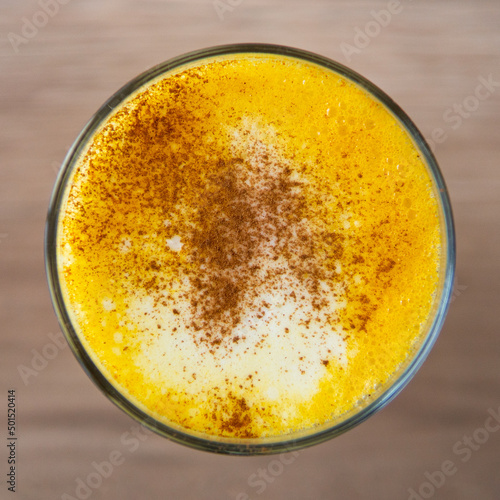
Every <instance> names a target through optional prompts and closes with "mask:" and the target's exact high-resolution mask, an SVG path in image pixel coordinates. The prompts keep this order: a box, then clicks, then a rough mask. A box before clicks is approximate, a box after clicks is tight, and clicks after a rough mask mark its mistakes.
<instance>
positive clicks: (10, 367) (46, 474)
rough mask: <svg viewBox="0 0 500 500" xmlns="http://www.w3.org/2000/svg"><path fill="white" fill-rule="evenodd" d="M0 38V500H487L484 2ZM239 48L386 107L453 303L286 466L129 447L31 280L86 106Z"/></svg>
mask: <svg viewBox="0 0 500 500" xmlns="http://www.w3.org/2000/svg"><path fill="white" fill-rule="evenodd" d="M44 9H45V10H44ZM381 11H384V12H381ZM0 29H1V39H0V91H1V98H0V124H1V135H0V160H1V161H0V272H1V274H0V287H1V288H0V315H1V318H0V328H1V335H0V353H1V366H0V376H1V378H0V380H1V391H0V407H1V408H2V410H1V411H0V413H1V415H2V417H1V418H0V436H1V440H2V441H1V446H0V498H2V499H3V498H18V499H66V500H68V499H71V498H73V499H74V498H87V497H88V498H91V499H92V500H94V499H120V500H127V499H139V498H140V499H143V498H145V499H156V498H158V499H159V498H162V499H165V498H172V499H202V500H203V499H238V500H243V499H262V500H266V499H272V500H285V499H286V500H295V499H297V500H299V499H300V500H302V499H357V498H367V499H383V500H387V499H389V500H391V499H408V498H413V499H418V498H436V499H450V500H451V499H452V500H457V499H482V500H488V499H492V500H493V499H498V498H500V474H499V470H498V469H499V458H500V431H498V428H499V427H500V426H498V425H497V424H496V423H494V419H493V417H492V415H497V418H498V420H499V421H500V391H499V388H500V385H499V375H500V356H499V354H500V335H499V334H500V321H499V309H500V300H499V299H500V258H499V257H500V252H499V248H500V168H499V165H498V164H499V158H500V133H499V126H500V120H499V112H500V4H499V2H498V0H489V1H488V0H468V1H467V0H466V1H455V2H450V1H445V0H421V1H416V0H415V1H411V0H400V1H398V0H392V1H389V0H387V1H386V0H384V1H378V0H373V1H368V0H367V1H360V0H352V1H347V0H339V1H328V0H314V1H309V2H306V1H305V0H302V1H301V0H288V1H285V0H275V1H270V2H264V1H263V0H220V1H218V2H214V0H193V1H181V0H142V1H139V0H136V1H132V0H123V1H118V0H70V1H69V0H64V1H63V0H40V1H35V0H2V2H1V3H0ZM243 41H256V42H270V43H278V44H284V45H291V46H296V47H301V48H303V49H307V50H311V51H314V52H318V53H320V54H323V55H325V56H327V57H330V58H332V59H335V60H338V61H339V62H341V63H344V64H347V65H349V66H350V67H352V68H353V69H354V70H356V71H358V72H360V73H361V74H363V75H364V76H366V77H367V78H368V79H370V80H372V81H373V82H374V83H375V84H377V85H378V86H380V87H381V88H382V89H383V90H385V91H386V92H387V93H388V94H389V95H391V96H392V97H393V99H394V100H395V101H396V102H397V103H398V104H400V106H401V107H402V108H403V109H404V110H405V111H406V112H407V113H408V114H409V115H410V117H411V118H412V119H413V120H414V122H415V123H416V124H417V126H418V127H419V128H420V130H421V131H422V133H423V134H424V136H426V137H427V138H428V139H429V140H432V141H433V142H434V143H435V144H434V151H435V154H436V156H437V159H438V162H439V164H440V166H441V169H442V171H443V174H444V176H445V179H446V181H447V185H448V187H449V191H450V195H451V199H452V203H453V209H454V215H455V221H456V230H457V241H458V262H457V281H456V284H455V290H454V300H453V303H452V304H451V308H450V311H449V314H448V317H447V320H446V323H445V325H444V328H443V330H442V333H441V335H440V338H439V340H438V342H437V344H436V346H435V348H434V349H433V351H432V353H431V355H430V356H429V358H428V359H427V361H426V363H425V364H424V366H423V367H422V369H421V370H420V371H419V372H418V374H417V376H416V377H415V378H414V379H413V381H412V382H411V383H410V384H409V386H408V387H407V388H406V389H405V390H404V391H403V392H402V393H401V394H400V395H399V396H398V397H397V398H396V399H395V400H394V401H393V402H392V403H391V404H390V405H389V406H388V407H386V408H385V409H384V410H382V411H381V412H380V413H378V414H376V415H375V416H373V417H372V418H370V419H369V420H368V421H367V422H365V423H363V424H362V425H360V426H358V427H357V428H355V429H354V430H352V431H350V432H348V433H347V434H344V435H342V436H341V437H339V438H336V439H334V440H332V441H329V442H327V443H325V444H322V445H319V446H315V447H312V448H309V449H306V450H303V451H301V452H300V453H299V454H298V455H297V456H295V455H286V456H284V457H279V456H274V457H273V456H272V457H253V458H240V457H226V456H217V455H212V454H208V453H204V452H199V451H194V450H191V449H188V448H186V447H183V446H180V445H177V444H175V443H172V442H170V441H168V440H166V439H164V438H161V437H159V436H156V435H152V434H151V435H143V434H139V436H138V437H136V438H134V439H135V441H134V440H133V439H132V437H131V434H130V433H132V432H134V431H135V430H137V425H136V424H135V422H134V421H132V420H131V419H130V418H129V417H128V416H127V415H125V414H124V413H123V412H122V411H121V410H119V409H118V408H116V407H115V406H114V405H113V404H112V403H110V402H109V401H108V400H107V399H106V398H105V397H104V396H103V395H102V394H101V393H100V392H99V391H98V390H97V389H96V387H95V386H94V385H93V384H92V382H91V381H90V380H89V378H88V377H87V376H86V374H85V373H84V371H83V370H82V369H81V368H80V365H79V364H78V363H77V361H76V359H75V358H74V357H73V355H72V354H71V352H70V350H69V348H68V347H67V346H66V345H65V344H64V343H61V344H60V345H58V342H59V337H58V335H59V332H60V329H59V327H58V324H57V321H56V318H55V315H54V313H53V310H52V306H51V301H50V297H49V293H48V289H47V284H46V278H45V271H44V256H43V237H44V223H45V217H46V211H47V206H48V201H49V197H50V194H51V190H52V187H53V184H54V181H55V178H56V175H57V170H58V168H59V165H60V164H61V161H62V159H63V157H64V155H65V152H66V151H67V149H68V147H69V146H70V144H71V143H72V142H73V140H74V139H75V137H76V136H77V134H78V132H79V131H80V130H81V128H82V127H83V125H84V124H85V123H86V121H87V120H88V118H89V117H90V116H91V115H92V114H93V112H94V111H96V110H97V108H98V107H99V106H100V105H101V104H102V103H103V102H104V100H105V99H106V98H107V97H108V96H110V95H111V94H112V93H113V92H114V91H115V90H117V89H118V88H119V87H120V86H121V85H123V84H124V83H125V82H127V81H128V80H129V79H131V78H132V77H134V76H135V75H137V74H138V73H140V72H142V71H143V70H145V69H147V68H148V67H150V66H152V65H154V64H156V63H158V62H161V61H164V60H166V59H168V58H171V57H173V56H176V55H179V54H181V53H184V52H187V51H190V50H194V49H197V48H202V47H206V46H212V45H218V44H223V43H232V42H243ZM54 339H55V340H54ZM54 342H55V343H54ZM8 389H14V390H15V391H16V410H17V414H16V416H17V427H16V433H17V436H18V440H17V445H16V495H17V496H13V495H12V494H11V493H10V492H9V491H8V490H7V487H8V484H6V479H7V476H6V474H7V472H8V471H9V469H8V467H9V465H8V463H7V458H8V455H7V454H8V452H9V448H7V446H6V445H7V444H8V441H7V437H8V436H7V406H8V399H7V396H8V393H7V391H8ZM490 417H491V418H490ZM110 455H111V458H112V459H116V460H115V462H116V463H115V465H114V466H113V467H112V470H107V469H101V473H100V474H98V473H97V472H96V467H99V466H100V467H101V468H102V467H104V466H103V465H102V463H103V462H104V461H109V460H110ZM117 457H119V459H118V458H117ZM285 462H286V463H285ZM99 464H100V465H99ZM443 469H444V472H443ZM105 476H106V477H105ZM87 482H88V483H90V485H91V486H90V487H89V486H82V484H84V483H87ZM89 488H90V489H89ZM413 492H414V493H413ZM9 495H11V496H9Z"/></svg>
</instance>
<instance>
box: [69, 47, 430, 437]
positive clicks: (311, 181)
mask: <svg viewBox="0 0 500 500" xmlns="http://www.w3.org/2000/svg"><path fill="white" fill-rule="evenodd" d="M59 247H60V254H59V261H60V266H61V269H63V271H62V274H61V277H62V281H63V285H64V287H65V292H66V296H67V300H68V302H69V304H70V309H71V310H72V314H73V316H74V318H75V322H76V323H77V326H78V330H79V333H80V335H81V337H82V341H83V342H84V344H85V345H86V347H87V348H88V350H89V352H90V353H91V355H92V357H93V359H94V361H95V362H96V363H97V364H98V365H99V366H100V367H101V369H102V370H103V371H104V372H105V373H106V375H107V376H108V377H109V378H110V380H112V381H113V383H114V384H116V385H117V387H119V388H120V390H121V391H123V392H124V393H125V394H127V395H128V397H130V398H131V399H132V400H133V401H134V402H135V403H136V404H138V405H139V406H141V407H142V408H144V409H146V411H148V412H151V413H152V414H153V415H154V416H155V417H156V418H159V419H161V420H165V421H166V422H172V423H174V424H175V425H179V426H181V427H185V428H188V429H193V430H195V431H197V432H204V433H209V434H216V435H222V436H240V437H260V436H272V435H278V434H281V433H285V432H291V431H294V430H299V429H303V428H307V427H311V426H314V425H318V424H321V423H324V422H325V421H327V420H329V419H332V418H335V417H336V416H339V415H341V414H342V413H344V412H346V411H348V410H349V409H351V408H352V407H354V406H355V405H356V404H358V403H359V402H360V401H362V400H363V399H364V398H367V397H369V395H370V394H371V393H373V392H374V391H376V389H377V387H380V386H381V385H383V383H384V382H385V381H386V380H387V379H388V378H389V377H390V376H391V375H392V374H393V373H394V372H395V371H396V370H397V368H398V367H399V366H400V365H401V363H403V362H404V361H405V359H406V358H407V356H408V354H409V353H410V352H411V349H412V346H413V345H414V343H415V342H416V341H417V340H418V339H419V335H420V333H421V329H422V327H423V325H424V323H425V321H426V318H427V316H428V314H429V311H430V308H431V306H432V300H433V291H434V289H435V287H436V284H437V271H438V264H437V263H438V258H439V224H438V216H437V204H436V201H435V199H434V197H433V193H432V188H431V182H430V179H429V177H428V175H427V173H426V171H425V167H424V165H423V164H422V162H421V160H420V157H419V154H418V152H417V151H416V150H415V149H414V147H413V145H412V143H411V141H410V140H409V138H408V137H407V135H406V133H405V132H404V131H402V130H401V129H400V127H399V126H398V125H397V123H396V122H395V120H394V119H393V118H392V116H391V115H390V114H389V113H387V112H386V111H385V110H384V108H383V107H382V106H381V105H380V104H378V103H376V102H374V101H373V100H372V99H371V98H369V97H368V96H367V95H366V94H365V93H364V92H363V91H361V90H359V89H358V88H356V87H355V86H353V85H351V84H349V83H347V82H346V81H345V80H343V79H342V78H340V77H339V76H338V75H335V74H333V73H329V72H326V71H325V70H323V69H321V68H318V67H316V66H314V65H309V64H305V63H300V62H297V61H294V60H293V59H287V58H280V57H277V56H276V57H274V56H266V57H263V56H256V55H248V56H240V58H235V59H234V60H233V59H227V58H226V59H223V60H217V61H207V62H206V64H203V65H201V66H200V67H195V68H186V69H184V70H179V71H178V72H176V73H175V74H173V75H170V76H169V77H166V78H164V79H162V80H160V81H159V82H157V83H156V84H153V85H151V86H150V87H149V88H147V89H144V90H143V91H141V92H139V93H138V94H137V95H136V96H135V97H134V98H132V99H131V100H130V101H129V102H128V103H127V104H126V105H125V106H124V107H123V108H121V109H120V110H119V111H118V112H117V113H116V114H115V115H114V116H113V117H111V118H110V120H109V121H108V123H107V124H106V125H105V126H104V128H103V129H102V130H101V131H100V132H99V133H98V134H96V136H95V137H94V139H93V141H92V143H91V145H90V146H89V150H88V152H87V153H86V155H84V156H83V157H82V159H81V161H80V164H79V167H78V169H77V171H76V172H75V174H74V178H73V184H72V187H71V188H70V189H69V191H68V195H67V203H66V211H65V216H64V218H63V219H62V223H61V235H60V241H59Z"/></svg>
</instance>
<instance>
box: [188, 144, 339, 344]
mask: <svg viewBox="0 0 500 500" xmlns="http://www.w3.org/2000/svg"><path fill="white" fill-rule="evenodd" d="M250 158H251V160H250V161H249V160H247V161H245V160H244V159H242V158H238V159H234V160H232V161H227V162H225V161H223V160H220V161H219V164H218V171H217V172H216V173H214V174H213V175H212V176H211V177H210V178H209V179H208V184H207V187H206V189H205V194H204V196H202V197H200V199H201V201H202V204H201V206H199V207H198V209H197V215H196V217H195V223H196V229H195V230H194V231H193V234H192V236H191V237H190V240H189V246H190V248H191V260H192V261H193V263H194V264H195V266H194V268H195V269H196V270H197V271H196V272H193V273H191V274H190V276H189V278H190V282H191V285H192V289H193V292H192V297H191V306H192V310H191V313H192V317H193V321H192V323H191V328H192V329H193V330H194V331H195V332H197V335H198V337H199V339H200V340H201V341H204V342H209V343H210V344H211V345H212V346H219V345H220V344H221V343H222V342H223V341H224V340H225V339H226V338H228V337H230V336H231V333H232V330H233V329H234V327H235V326H237V325H238V324H239V323H240V321H241V317H242V312H243V310H244V309H245V310H248V308H252V309H254V310H255V309H259V308H260V309H262V311H261V315H260V316H258V317H263V316H264V310H265V309H266V308H268V307H269V306H270V304H268V303H266V302H265V301H261V302H259V298H258V294H257V292H256V289H257V287H258V286H259V285H262V283H263V282H265V283H267V286H268V288H269V290H272V289H273V288H276V287H280V278H281V276H282V275H283V274H284V273H285V272H286V271H287V270H288V271H289V270H290V269H291V270H292V272H293V275H294V276H295V277H296V278H297V279H298V280H299V281H300V282H302V283H303V284H305V286H306V288H307V290H308V292H309V293H310V295H311V298H312V305H313V307H314V309H316V310H320V309H321V308H322V307H323V305H324V304H325V300H324V299H323V298H322V294H321V289H320V281H321V280H323V279H325V277H326V272H327V271H326V270H325V269H324V268H323V266H322V265H321V263H320V262H318V258H317V253H316V251H315V250H316V248H315V246H316V244H315V240H316V239H317V238H318V236H319V235H314V234H312V233H311V230H310V227H309V225H308V224H306V223H304V222H303V221H304V218H305V216H306V215H307V212H306V206H305V203H306V202H305V196H304V194H303V192H302V190H303V189H304V187H305V186H303V185H302V183H301V182H299V181H297V180H294V179H293V178H292V175H291V174H292V171H291V169H290V168H288V167H287V166H286V164H276V159H274V158H270V157H269V155H268V154H267V153H266V151H265V149H264V151H262V150H261V149H259V146H258V145H255V146H254V149H253V151H251V152H250ZM327 236H328V237H330V238H334V235H327ZM335 248H336V250H335V252H336V254H337V255H338V254H341V252H342V250H341V248H342V247H341V238H340V237H339V238H336V245H335ZM266 261H267V262H270V261H272V262H274V263H275V264H273V265H272V266H268V267H267V268H266ZM199 269H203V272H202V273H200V272H199V271H198V270H199ZM281 286H282V285H281ZM290 296H291V297H292V298H293V299H295V293H294V292H293V291H292V292H291V294H290ZM311 319H312V318H310V319H309V321H310V320H311ZM232 341H233V342H238V338H237V337H234V338H232Z"/></svg>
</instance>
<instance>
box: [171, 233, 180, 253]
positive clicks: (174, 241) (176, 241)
mask: <svg viewBox="0 0 500 500" xmlns="http://www.w3.org/2000/svg"><path fill="white" fill-rule="evenodd" d="M167 246H168V248H170V250H173V251H174V252H180V251H181V250H182V247H183V246H184V243H182V242H181V237H180V236H179V235H178V234H176V235H175V236H174V237H173V238H170V239H168V240H167Z"/></svg>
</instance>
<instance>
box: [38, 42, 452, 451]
mask: <svg viewBox="0 0 500 500" xmlns="http://www.w3.org/2000/svg"><path fill="white" fill-rule="evenodd" d="M236 54H262V55H266V54H267V55H277V56H285V57H290V58H293V59H297V60H299V61H305V62H308V63H313V64H316V65H318V66H320V67H322V68H326V69H327V70H330V71H332V72H333V73H335V74H338V75H340V76H341V77H343V78H345V79H346V80H348V81H350V82H352V83H354V84H355V85H357V86H358V87H361V88H362V89H364V90H365V91H366V92H367V93H368V95H369V96H370V97H371V98H374V99H376V100H378V101H379V102H380V103H381V104H382V105H383V106H384V108H385V109H386V110H388V111H389V112H390V113H391V114H392V115H393V117H394V118H395V119H396V121H397V122H398V123H399V125H400V126H401V127H402V128H403V129H404V130H406V132H407V134H408V136H409V137H410V138H411V139H412V140H413V142H414V144H415V146H416V147H417V149H418V150H419V152H420V153H421V154H422V157H423V160H424V164H425V166H426V170H427V172H428V175H429V177H430V178H431V181H432V183H433V186H434V188H435V192H436V193H437V195H438V196H436V199H437V201H438V209H439V210H440V212H441V214H440V219H441V222H440V229H441V239H442V243H443V244H444V245H445V249H444V255H442V256H441V260H442V261H443V262H442V263H443V264H444V265H443V266H442V267H443V268H442V269H440V270H439V275H440V280H441V284H440V291H441V295H440V297H439V298H436V300H435V304H434V306H435V307H437V309H436V310H433V312H431V315H430V316H429V317H430V318H431V319H432V322H431V323H429V327H428V330H427V331H423V332H422V334H421V335H422V338H423V340H422V341H421V344H420V346H419V347H418V350H417V351H416V352H415V353H413V354H412V355H411V356H409V359H408V360H407V361H406V362H405V363H406V366H405V368H404V369H403V370H402V371H401V373H400V372H399V371H396V372H395V373H394V374H393V376H392V377H391V378H390V379H389V380H388V381H387V382H386V383H385V385H384V387H386V388H385V389H384V390H383V391H382V392H381V393H380V394H379V395H378V396H377V397H376V398H375V399H374V400H373V401H371V402H370V403H369V404H367V405H366V406H362V407H361V408H355V409H353V410H351V412H348V413H347V414H346V415H345V416H344V417H342V416H341V417H339V418H338V419H335V420H332V421H330V425H329V423H328V422H326V423H325V424H323V425H321V426H319V427H318V429H316V431H315V428H312V429H307V430H305V431H303V432H302V431H298V432H294V433H291V434H286V435H283V436H276V437H273V438H256V439H243V438H222V437H218V436H211V435H201V434H200V435H197V433H192V432H191V433H189V432H187V431H182V430H180V428H179V429H178V428H176V427H174V426H171V425H167V424H165V423H164V422H160V421H158V420H156V419H155V418H154V417H152V416H151V415H149V414H147V413H146V412H145V411H143V410H142V409H141V408H139V407H138V406H137V405H136V404H135V403H134V402H132V401H131V400H130V399H128V398H127V396H126V395H124V394H122V393H120V391H119V390H118V389H117V388H116V387H115V386H114V385H113V384H111V383H110V382H109V381H108V379H107V378H106V376H105V375H104V374H103V373H102V372H101V370H100V369H99V368H98V366H97V365H96V364H95V363H94V361H93V360H92V359H91V357H90V355H89V354H88V353H87V351H86V348H85V347H84V345H83V343H82V341H81V340H80V337H79V335H78V333H77V332H76V330H75V328H74V326H73V324H72V321H71V319H70V314H69V312H68V309H67V307H66V304H65V301H64V298H63V293H62V290H61V284H60V281H59V276H58V264H57V237H58V226H59V216H60V212H61V207H62V202H63V201H64V194H65V190H66V188H67V186H68V182H69V180H70V179H71V174H72V172H73V168H74V166H75V165H76V164H77V162H78V160H79V158H80V155H81V153H82V151H83V150H84V149H85V147H86V146H87V144H88V141H89V140H90V139H91V138H92V136H93V135H94V134H95V133H96V131H97V130H98V128H99V127H100V126H101V125H102V124H103V123H105V121H106V120H107V119H108V117H110V116H111V115H112V114H113V113H114V112H115V111H116V110H117V108H119V106H121V105H122V104H123V103H124V102H125V101H126V100H127V99H129V98H131V96H132V95H133V93H134V92H136V91H139V90H140V89H141V88H142V87H144V85H145V84H148V83H153V82H154V80H156V79H157V78H159V77H161V76H162V75H166V74H168V73H169V72H171V71H173V70H175V69H176V68H182V67H183V66H185V65H187V64H190V63H195V62H198V61H202V60H205V59H210V58H216V57H221V56H228V55H236ZM44 250H45V266H46V274H47V280H48V286H49V291H50V295H51V299H52V303H53V306H54V310H55V313H56V315H57V318H58V321H59V324H60V326H61V329H62V331H63V333H64V335H65V337H66V339H67V341H68V343H69V345H70V347H71V349H72V352H73V354H74V355H75V357H76V358H77V360H78V361H79V363H80V365H81V366H82V367H83V369H84V370H85V371H86V373H87V375H88V376H89V378H90V379H91V380H92V381H93V382H94V384H95V385H97V387H98V388H99V389H100V390H101V391H102V392H103V393H104V394H105V395H106V396H107V397H108V398H109V399H110V400H111V401H112V402H113V403H114V404H116V405H117V406H118V407H119V408H121V409H122V410H123V411H125V412H126V413H127V414H128V415H130V416H131V417H133V418H134V419H135V420H137V421H138V422H139V423H140V424H141V425H144V426H145V427H147V428H149V429H150V430H152V431H154V432H156V433H157V434H160V435H162V436H163V437H166V438H168V439H170V440H173V441H176V442H178V443H181V444H184V445H187V446H189V447H191V448H196V449H199V450H204V451H210V452H214V453H223V454H232V455H263V454H272V453H282V452H287V451H293V450H297V449H301V448H305V447H308V446H311V445H314V444H318V443H321V442H323V441H326V440H328V439H331V438H333V437H335V436H338V435H340V434H342V433H343V432H345V431H347V430H349V429H351V428H352V427H355V426H356V425H358V424H360V423H361V422H363V421H364V420H366V419H367V418H368V417H370V416H371V415H373V414H374V413H375V412H377V411H378V410H380V409H381V408H383V407H384V406H385V405H387V404H388V403H389V402H390V401H392V399H394V398H395V397H396V396H397V395H398V394H399V393H400V392H401V391H402V389H403V388H404V387H405V386H406V385H407V384H408V382H409V381H410V380H411V379H412V378H413V376H414V375H415V374H416V372H417V371H418V370H419V368H420V367H421V366H422V364H423V362H424V361H425V359H426V358H427V356H428V354H429V352H430V350H431V348H432V346H433V345H434V343H435V341H436V339H437V337H438V335H439V332H440V330H441V328H442V326H443V323H444V319H445V316H446V313H447V310H448V306H449V304H450V300H451V297H452V288H453V280H454V273H455V260H456V250H455V230H454V223H453V216H452V210H451V204H450V200H449V196H448V191H447V189H446V185H445V182H444V179H443V176H442V174H441V171H440V169H439V166H438V164H437V161H436V159H435V157H434V154H433V153H432V151H431V149H430V147H429V146H428V144H427V142H426V141H425V139H424V137H423V136H422V134H421V133H420V132H419V130H418V129H417V127H416V126H415V124H414V123H413V122H412V121H411V119H410V118H409V117H408V115H407V114H406V113H405V112H404V111H403V110H402V109H401V108H400V107H399V106H398V105H397V104H396V103H395V102H394V101H393V100H392V99H391V98H390V97H389V96H388V95H387V94H386V93H385V92H384V91H382V90H381V89H380V88H379V87H377V86H376V85H375V84H373V83H372V82H370V81H369V80H368V79H366V78H365V77H363V76H361V75H360V74H358V73H356V72H355V71H353V70H351V69H350V68H348V67H346V66H344V65H343V64H340V63H338V62H336V61H333V60H331V59H328V58H326V57H324V56H321V55H318V54H316V53H313V52H309V51H305V50H302V49H297V48H292V47H287V46H283V45H272V44H262V43H242V44H230V45H219V46H215V47H209V48H205V49H200V50H196V51H192V52H188V53H186V54H183V55H180V56H177V57H174V58H172V59H169V60H167V61H165V62H163V63H160V64H158V65H156V66H153V67H152V68H150V69H148V70H146V71H145V72H143V73H141V74H140V75H138V76H137V77H135V78H133V79H132V80H130V81H129V82H128V83H127V84H125V85H124V86H123V87H121V88H120V89H119V90H118V91H117V92H115V93H114V94H113V95H112V96H111V97H110V98H109V99H108V100H107V101H106V102H105V103H104V104H103V105H102V106H101V107H100V108H99V109H98V111H97V112H96V113H95V114H94V115H93V116H92V117H91V119H90V120H89V121H88V122H87V124H86V125H85V126H84V128H83V129H82V131H81V132H80V134H79V135H78V136H77V138H76V139H75V141H74V143H73V145H72V146H71V148H70V150H69V151H68V153H67V155H66V157H65V159H64V160H63V163H62V166H61V169H60V171H59V174H58V177H57V180H56V183H55V186H54V190H53V192H52V196H51V199H50V203H49V209H48V215H47V221H46V228H45V246H44ZM393 378H394V380H393ZM335 422H337V423H335Z"/></svg>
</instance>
